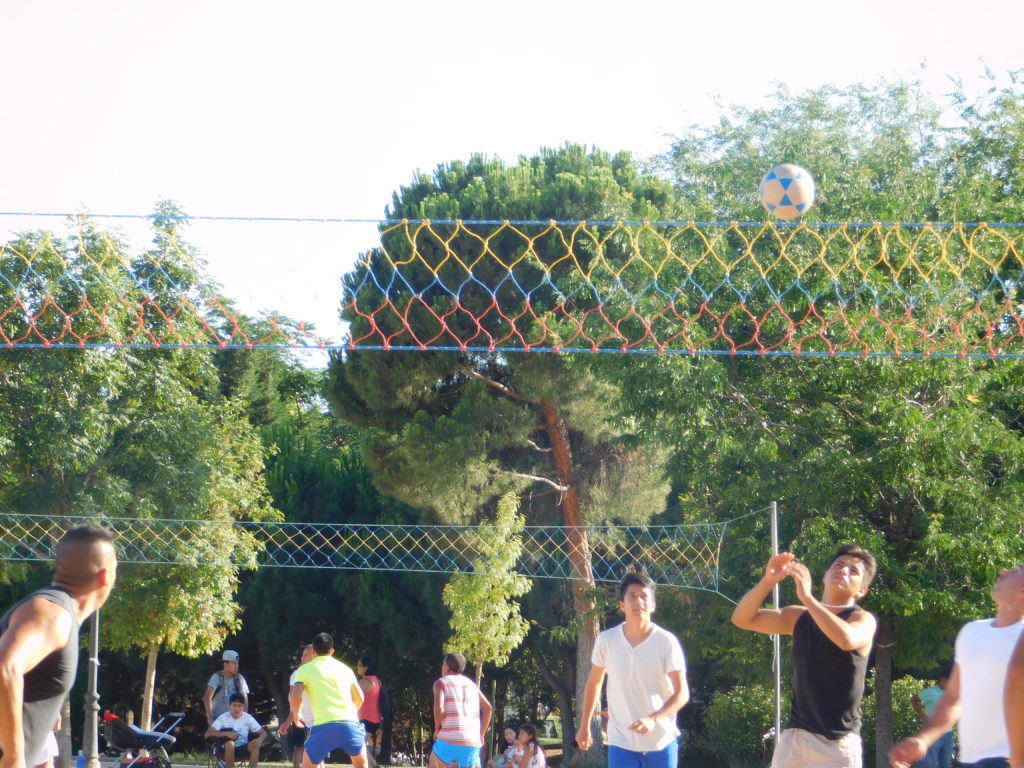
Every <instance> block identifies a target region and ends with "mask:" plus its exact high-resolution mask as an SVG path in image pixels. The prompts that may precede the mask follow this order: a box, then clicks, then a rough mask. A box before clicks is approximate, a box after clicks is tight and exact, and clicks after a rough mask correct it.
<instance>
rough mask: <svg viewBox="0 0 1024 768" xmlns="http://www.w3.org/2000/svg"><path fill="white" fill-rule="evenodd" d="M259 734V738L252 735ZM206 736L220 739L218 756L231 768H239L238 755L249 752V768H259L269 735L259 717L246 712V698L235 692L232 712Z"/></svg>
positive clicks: (257, 735) (232, 699)
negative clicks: (258, 720) (236, 765)
mask: <svg viewBox="0 0 1024 768" xmlns="http://www.w3.org/2000/svg"><path fill="white" fill-rule="evenodd" d="M252 734H255V738H250V736H252ZM206 738H208V739H217V740H218V743H217V755H218V756H219V757H223V758H224V762H225V763H227V768H235V756H236V755H239V756H241V755H245V754H246V752H248V754H249V768H259V764H260V747H261V746H263V742H264V741H265V740H266V738H267V732H266V731H265V730H263V726H262V725H260V724H259V723H258V722H257V721H256V718H255V717H253V716H252V715H250V714H249V713H248V712H246V711H245V697H244V696H243V695H242V694H240V693H233V694H231V699H230V705H229V708H228V711H227V712H225V713H224V714H222V715H219V716H218V717H217V718H216V719H215V720H214V721H213V724H212V725H211V726H210V727H209V728H208V729H207V731H206Z"/></svg>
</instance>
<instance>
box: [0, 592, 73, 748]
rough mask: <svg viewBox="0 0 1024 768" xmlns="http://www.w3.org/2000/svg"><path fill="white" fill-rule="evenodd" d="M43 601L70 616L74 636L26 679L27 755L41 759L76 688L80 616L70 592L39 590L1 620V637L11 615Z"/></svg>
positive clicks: (24, 723) (24, 722)
mask: <svg viewBox="0 0 1024 768" xmlns="http://www.w3.org/2000/svg"><path fill="white" fill-rule="evenodd" d="M37 597H41V598H43V599H44V600H49V601H50V602H51V603H56V604H57V605H59V606H60V607H61V608H63V609H64V610H65V611H67V612H68V615H70V616H71V634H70V635H69V636H68V642H67V644H66V645H65V646H64V647H63V648H61V649H60V650H57V651H54V652H53V653H51V654H50V655H49V656H47V657H46V658H45V659H43V660H42V661H41V662H39V664H38V665H36V667H35V668H34V669H32V670H31V671H30V672H29V673H28V674H26V675H25V689H24V691H25V692H24V701H23V705H22V709H21V720H22V730H23V731H24V733H25V754H26V755H28V756H32V757H34V756H35V755H38V754H39V753H40V752H41V751H42V749H43V745H44V744H45V742H46V737H47V735H49V734H50V733H51V732H52V731H53V726H54V725H56V724H57V715H58V714H59V713H60V708H61V705H62V704H63V703H64V697H65V696H67V694H68V691H70V690H71V686H73V685H74V684H75V674H76V673H77V672H78V630H79V625H78V616H77V615H76V613H75V610H74V603H73V602H72V600H71V595H70V594H69V593H68V592H67V590H65V589H63V588H61V587H46V588H44V589H39V590H36V591H35V592H33V593H32V594H30V595H28V596H27V597H25V598H23V599H21V600H19V601H18V602H17V603H15V604H14V605H13V606H11V608H10V610H8V611H7V613H5V614H4V615H3V618H0V635H2V634H3V633H4V632H6V631H7V627H8V625H9V623H10V617H11V614H12V613H14V611H15V610H16V609H17V608H18V607H19V606H20V605H22V604H24V603H27V602H28V601H30V600H34V599H36V598H37Z"/></svg>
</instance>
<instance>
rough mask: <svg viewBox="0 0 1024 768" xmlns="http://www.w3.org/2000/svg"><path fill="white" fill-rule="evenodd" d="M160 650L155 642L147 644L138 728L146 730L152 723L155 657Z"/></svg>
mask: <svg viewBox="0 0 1024 768" xmlns="http://www.w3.org/2000/svg"><path fill="white" fill-rule="evenodd" d="M159 652H160V646H159V645H158V644H157V643H150V644H149V655H148V656H147V657H146V679H145V681H144V682H143V684H142V718H141V724H140V725H139V727H140V728H142V730H144V731H148V730H149V729H150V727H151V726H152V725H153V689H154V687H155V684H156V657H157V654H158V653H159Z"/></svg>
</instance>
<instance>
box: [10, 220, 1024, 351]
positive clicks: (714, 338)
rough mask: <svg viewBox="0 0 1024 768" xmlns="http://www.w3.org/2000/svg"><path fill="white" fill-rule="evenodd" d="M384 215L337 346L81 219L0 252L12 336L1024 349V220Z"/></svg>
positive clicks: (171, 251) (516, 347) (345, 284)
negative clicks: (244, 308) (238, 305)
mask: <svg viewBox="0 0 1024 768" xmlns="http://www.w3.org/2000/svg"><path fill="white" fill-rule="evenodd" d="M142 218H147V217H142ZM149 218H154V217H149ZM167 218H168V217H164V219H167ZM169 218H171V219H173V218H174V217H169ZM179 218H182V219H187V218H188V217H179ZM205 220H207V221H209V220H213V221H217V219H210V217H205ZM258 221H259V220H252V226H258V223H257V222H258ZM275 221H281V220H280V219H275ZM292 221H294V222H295V223H296V224H298V223H300V222H301V223H302V225H303V226H325V227H337V226H342V227H343V226H345V225H346V224H347V223H348V222H345V221H343V220H330V221H321V222H320V223H319V224H317V223H315V222H310V221H308V220H298V219H296V220H292ZM364 223H365V222H364ZM376 224H377V230H378V235H377V239H378V240H379V242H378V244H377V245H376V246H375V247H371V248H369V249H368V250H366V251H364V252H363V253H362V254H360V255H359V256H358V258H356V259H355V262H354V264H352V262H347V263H348V264H350V265H351V266H350V268H349V269H348V270H347V271H345V272H344V274H342V271H343V270H342V268H339V269H338V274H337V278H338V280H339V282H338V284H337V285H338V287H337V292H336V294H335V295H332V296H331V299H330V300H331V302H332V303H333V306H334V307H336V308H340V312H341V316H342V318H343V320H344V321H345V322H346V324H347V326H346V327H347V334H346V335H345V336H344V337H340V338H326V337H323V336H318V335H316V334H315V333H313V332H312V331H310V330H309V329H308V326H307V325H306V324H304V323H303V322H300V321H288V320H284V319H282V318H283V317H285V316H287V315H294V314H295V311H294V310H292V311H291V312H289V311H287V309H288V308H271V311H268V312H266V313H265V314H263V316H262V317H260V318H259V319H258V321H253V320H252V319H250V318H247V317H244V316H243V315H241V314H240V313H239V312H238V311H237V310H236V309H235V306H234V303H233V302H232V300H231V298H230V296H229V295H228V294H227V292H224V291H220V290H219V289H214V288H212V287H211V286H210V284H209V283H208V282H206V281H204V280H203V277H202V274H203V272H202V270H203V265H202V264H201V263H198V262H197V259H196V257H195V255H194V251H193V250H192V249H191V248H190V247H188V246H185V245H184V244H183V242H182V241H181V240H180V239H179V237H178V236H177V234H176V230H175V228H174V227H173V226H166V221H164V223H163V224H160V225H158V226H157V234H158V236H157V237H156V238H155V240H154V243H153V245H152V247H150V248H148V249H146V250H145V251H143V252H141V253H129V252H128V251H127V249H126V248H125V246H124V243H123V242H122V241H121V240H119V239H118V238H117V237H115V236H113V235H110V234H109V233H107V232H105V231H104V230H103V228H102V227H101V226H100V225H99V223H98V222H97V221H96V219H89V218H88V217H76V218H74V219H73V222H72V228H73V231H72V232H71V234H70V235H69V236H66V237H57V236H54V235H50V234H48V233H42V232H35V233H30V234H27V235H22V236H20V237H18V238H12V239H10V240H9V241H8V242H6V243H5V244H3V245H2V246H0V345H4V346H6V347H7V348H17V347H82V348H87V347H126V346H127V347H168V346H170V347H206V348H227V347H246V348H259V347H292V348H303V349H324V348H336V349H349V350H359V349H374V350H421V351H423V350H455V351H462V352H465V351H484V352H497V351H501V352H531V351H556V352H587V353H673V354H686V355H696V354H716V355H832V356H842V355H854V356H867V355H889V356H901V355H921V356H961V357H976V356H983V357H1018V356H1021V355H1024V293H1022V292H1024V254H1022V249H1024V223H1015V224H985V223H971V224H966V223H888V224H883V223H851V222H847V223H800V224H797V225H788V224H781V223H759V222H739V223H737V222H733V223H714V222H711V223H708V222H705V223H695V222H615V221H608V222H558V221H428V220H402V221H382V222H377V223H376ZM353 255H354V254H353ZM210 257H211V258H213V257H215V254H210ZM297 257H298V255H291V254H290V255H288V260H289V261H292V262H294V261H295V260H297ZM265 279H266V280H274V279H275V277H274V274H273V273H268V274H267V275H266V277H265ZM228 283H229V285H230V282H229V281H228ZM278 310H280V311H278Z"/></svg>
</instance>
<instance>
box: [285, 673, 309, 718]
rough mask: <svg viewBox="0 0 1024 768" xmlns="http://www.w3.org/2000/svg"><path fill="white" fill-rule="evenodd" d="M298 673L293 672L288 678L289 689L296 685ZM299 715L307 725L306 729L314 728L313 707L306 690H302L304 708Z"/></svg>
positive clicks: (300, 708) (301, 708)
mask: <svg viewBox="0 0 1024 768" xmlns="http://www.w3.org/2000/svg"><path fill="white" fill-rule="evenodd" d="M298 673H299V670H297V669H295V670H292V674H291V677H289V678H288V685H289V687H290V686H293V685H295V683H296V680H295V676H296V675H297V674H298ZM299 714H300V715H301V716H302V722H304V723H305V724H306V728H311V727H312V726H313V705H312V704H310V703H309V694H308V693H306V690H305V688H303V690H302V706H301V707H299Z"/></svg>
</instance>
